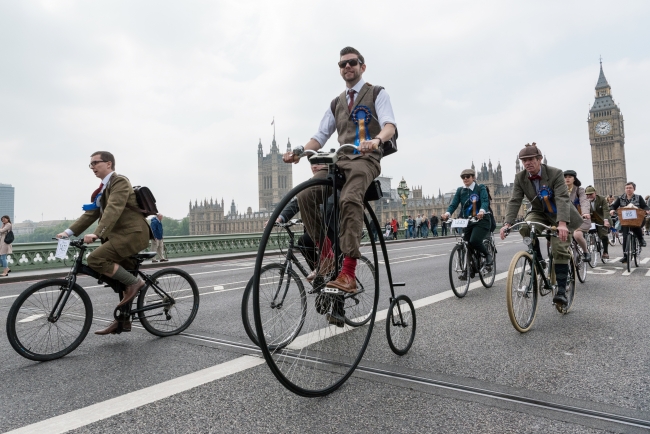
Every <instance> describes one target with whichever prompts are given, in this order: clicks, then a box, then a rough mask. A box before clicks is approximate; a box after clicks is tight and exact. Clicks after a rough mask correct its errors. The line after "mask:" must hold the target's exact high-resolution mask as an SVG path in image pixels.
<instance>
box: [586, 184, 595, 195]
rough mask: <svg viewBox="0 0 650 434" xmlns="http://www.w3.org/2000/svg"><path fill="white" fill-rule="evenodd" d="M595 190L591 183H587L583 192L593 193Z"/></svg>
mask: <svg viewBox="0 0 650 434" xmlns="http://www.w3.org/2000/svg"><path fill="white" fill-rule="evenodd" d="M595 192H596V189H595V188H594V187H593V186H591V185H588V186H587V188H585V194H593V193H595Z"/></svg>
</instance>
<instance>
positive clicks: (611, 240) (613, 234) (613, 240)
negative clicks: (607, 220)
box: [607, 230, 618, 246]
mask: <svg viewBox="0 0 650 434" xmlns="http://www.w3.org/2000/svg"><path fill="white" fill-rule="evenodd" d="M617 237H618V235H617V233H616V232H614V231H611V230H610V231H609V236H608V237H607V240H608V241H609V245H610V246H613V245H615V244H616V238H617Z"/></svg>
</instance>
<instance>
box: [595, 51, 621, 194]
mask: <svg viewBox="0 0 650 434" xmlns="http://www.w3.org/2000/svg"><path fill="white" fill-rule="evenodd" d="M611 91H612V89H611V87H610V86H609V83H607V79H606V78H605V74H604V73H603V63H602V61H601V63H600V75H599V76H598V83H597V84H596V99H595V101H594V105H593V106H592V107H591V110H589V117H588V119H587V124H588V125H589V143H590V144H591V162H592V166H593V170H594V187H595V188H596V191H597V192H598V194H599V195H601V196H606V195H608V194H611V195H614V196H617V195H621V194H623V192H624V190H625V183H626V182H627V175H626V172H625V130H624V129H623V114H622V113H621V111H620V109H619V108H618V106H617V105H616V103H615V102H614V100H613V99H612V92H611Z"/></svg>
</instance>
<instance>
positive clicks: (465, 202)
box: [442, 169, 494, 265]
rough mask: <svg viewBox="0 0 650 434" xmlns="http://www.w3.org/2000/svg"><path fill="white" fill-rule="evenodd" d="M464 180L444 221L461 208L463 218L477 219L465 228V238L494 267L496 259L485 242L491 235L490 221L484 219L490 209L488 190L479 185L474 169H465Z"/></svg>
mask: <svg viewBox="0 0 650 434" xmlns="http://www.w3.org/2000/svg"><path fill="white" fill-rule="evenodd" d="M460 177H461V179H462V180H463V185H464V186H463V187H458V189H457V190H456V194H455V195H454V199H453V200H452V201H451V204H450V205H449V207H448V208H447V212H446V213H444V214H443V215H442V219H443V220H447V219H448V218H449V217H450V216H451V214H453V213H454V211H456V208H458V206H459V205H460V206H461V209H460V215H461V217H462V218H469V217H476V218H477V219H478V221H476V222H469V224H468V225H467V227H466V228H465V233H464V234H463V238H464V239H465V241H467V242H469V245H470V246H472V248H473V249H474V250H476V251H478V252H480V253H481V254H482V255H483V256H485V257H486V261H485V265H492V264H493V263H494V258H493V257H492V254H491V253H490V252H489V251H488V250H487V249H486V248H485V244H483V240H485V239H486V238H487V237H488V234H489V233H490V223H491V222H490V219H489V218H483V217H485V215H486V214H487V213H488V210H489V209H490V200H489V198H488V192H487V189H486V188H485V186H484V185H483V184H477V183H476V181H475V179H476V172H474V170H473V169H465V170H463V171H462V172H461V174H460Z"/></svg>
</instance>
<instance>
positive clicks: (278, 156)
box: [189, 63, 627, 235]
mask: <svg viewBox="0 0 650 434" xmlns="http://www.w3.org/2000/svg"><path fill="white" fill-rule="evenodd" d="M587 124H588V129H589V142H590V145H591V160H592V166H593V178H594V187H595V188H596V190H597V191H598V194H599V195H602V196H606V195H608V194H612V195H620V194H622V192H623V191H624V187H625V183H626V182H627V176H626V171H625V132H624V128H623V115H622V113H621V111H620V109H619V107H618V106H617V105H616V103H615V102H614V100H613V98H612V94H611V87H610V86H609V84H608V82H607V79H606V78H605V74H604V73H603V66H602V63H601V65H600V75H599V77H598V82H597V84H596V97H595V101H594V104H593V106H592V107H591V109H590V110H589V115H588V117H587ZM286 149H287V150H288V151H290V150H291V143H290V142H287V147H286ZM544 163H545V164H546V158H544ZM515 164H516V171H517V172H520V171H521V170H523V168H522V167H521V166H520V163H519V160H518V159H517V160H516V163H515ZM257 168H258V175H257V176H258V183H257V186H258V192H259V208H258V209H259V211H257V212H253V211H252V208H251V207H248V209H247V211H246V213H239V212H237V207H236V205H235V201H234V200H233V201H232V203H231V205H230V210H229V212H228V213H226V208H225V206H224V201H223V199H222V200H221V202H218V201H213V200H212V199H210V201H209V202H208V200H207V199H206V200H203V201H202V202H197V201H195V202H194V204H192V203H191V202H190V214H189V217H190V235H209V234H235V233H251V232H262V230H263V228H264V225H265V223H266V221H267V220H268V219H269V216H270V215H271V212H272V211H273V208H274V207H275V205H276V204H277V203H278V202H279V201H280V200H281V199H282V197H283V196H284V195H285V194H286V193H287V192H288V191H289V190H290V189H291V188H292V187H293V177H292V165H291V164H285V163H283V162H282V152H281V151H280V149H279V148H278V146H277V143H276V141H275V134H274V136H273V141H272V143H271V150H270V152H269V153H268V154H267V155H264V153H263V150H262V141H261V140H260V142H259V144H258V146H257ZM472 169H474V170H476V175H477V176H476V181H477V182H478V183H480V184H485V185H486V186H487V187H488V188H489V189H490V192H491V194H492V202H491V206H492V211H493V212H494V214H495V218H496V220H497V222H501V221H503V219H504V217H505V210H506V204H507V202H508V199H509V198H510V194H511V192H512V183H510V184H504V182H503V175H502V172H501V163H498V164H497V167H496V169H495V168H494V167H493V165H492V162H491V161H490V162H488V164H485V163H483V165H482V166H481V167H480V168H479V169H478V170H477V169H476V168H475V167H474V163H472ZM378 180H379V181H380V182H381V186H382V191H383V194H384V197H383V198H382V199H381V200H378V201H376V202H374V203H373V204H372V205H373V207H374V210H375V213H376V214H377V218H378V219H379V222H380V223H381V224H383V223H384V222H387V221H389V220H391V219H392V218H396V219H397V220H398V221H400V220H401V218H402V215H403V213H404V208H403V205H402V199H401V198H400V197H399V196H398V194H397V191H396V188H395V187H394V186H392V185H391V178H389V177H384V176H380V177H379V178H378ZM454 193H455V189H454V190H451V191H449V192H448V193H444V194H443V193H442V192H441V191H440V190H439V191H438V195H437V196H435V197H424V196H423V195H422V187H421V186H419V187H414V188H413V189H412V190H411V195H410V197H409V198H408V199H407V200H406V214H407V215H411V216H413V217H415V216H416V215H418V214H422V215H426V216H428V217H430V216H431V215H432V214H435V215H438V216H439V215H441V214H442V213H443V212H445V211H446V209H447V206H448V205H449V203H450V202H451V199H452V198H453V196H454ZM522 211H523V208H522ZM400 224H401V221H400Z"/></svg>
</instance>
